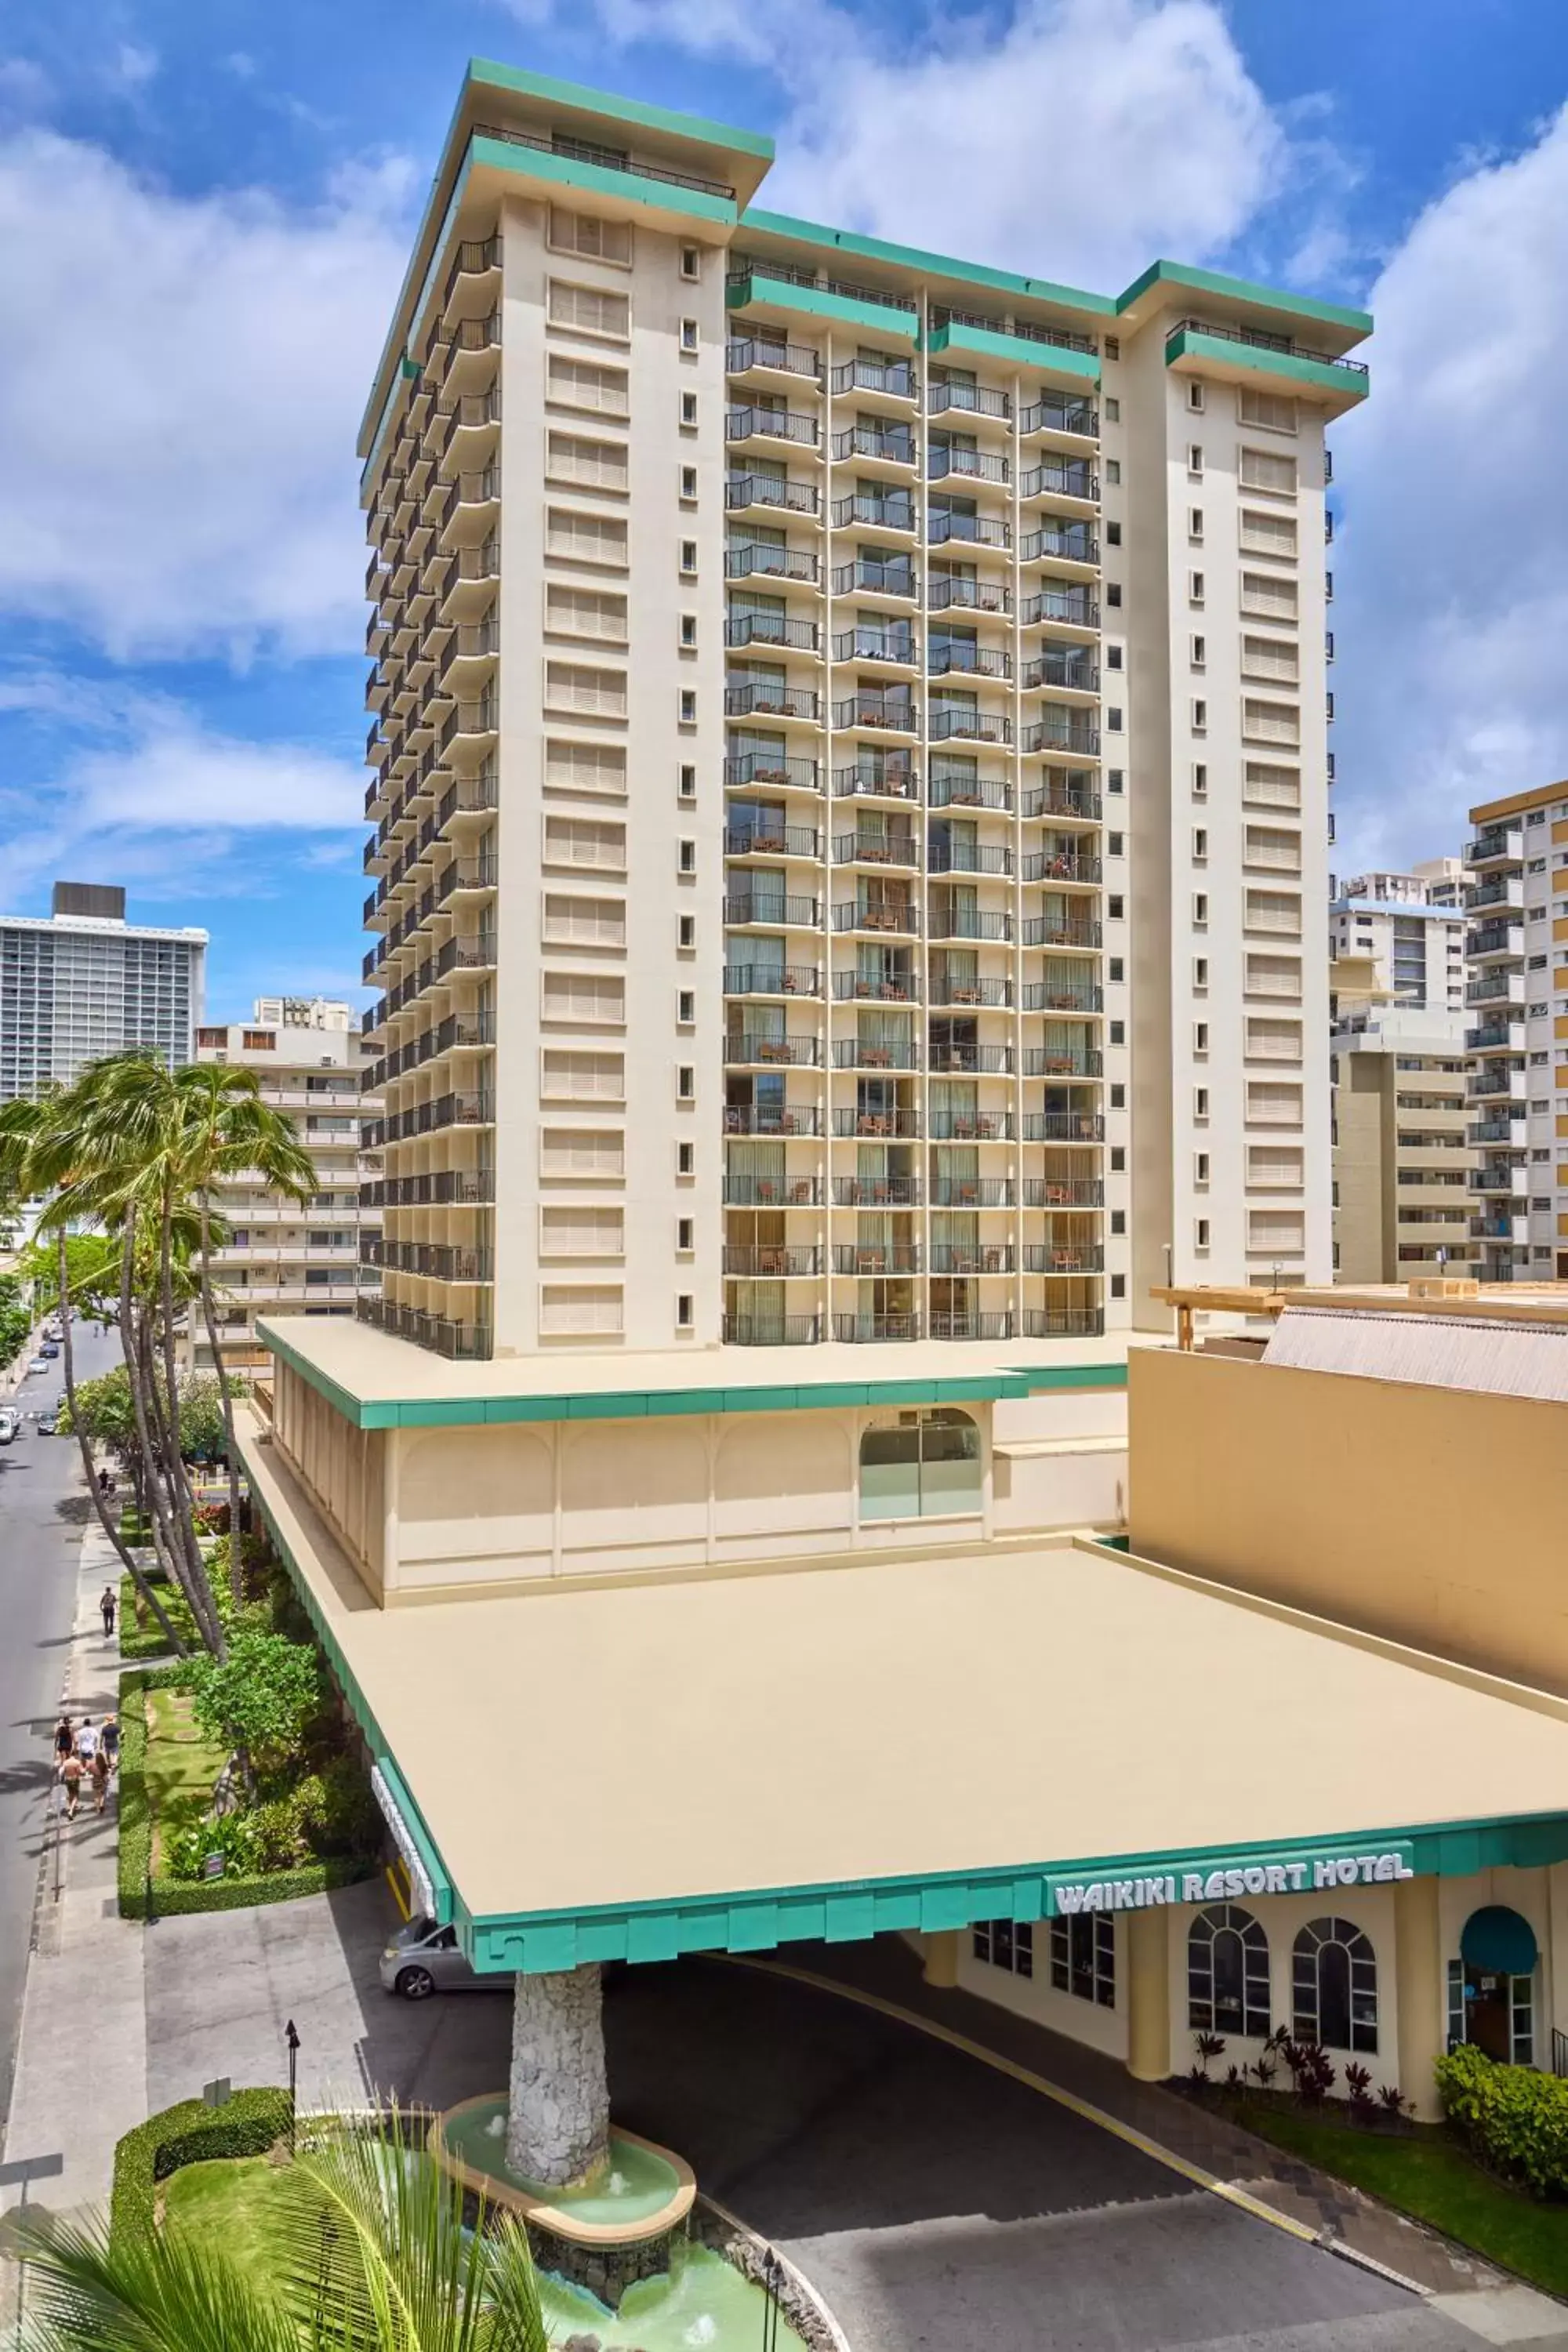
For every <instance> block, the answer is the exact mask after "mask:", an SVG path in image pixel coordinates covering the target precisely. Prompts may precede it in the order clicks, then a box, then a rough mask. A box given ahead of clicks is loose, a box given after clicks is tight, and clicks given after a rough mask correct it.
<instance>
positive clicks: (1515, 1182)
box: [1469, 1160, 1530, 1197]
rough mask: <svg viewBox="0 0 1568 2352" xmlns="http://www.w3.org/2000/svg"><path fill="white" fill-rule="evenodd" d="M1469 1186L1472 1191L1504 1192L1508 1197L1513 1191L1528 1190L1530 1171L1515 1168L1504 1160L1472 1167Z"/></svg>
mask: <svg viewBox="0 0 1568 2352" xmlns="http://www.w3.org/2000/svg"><path fill="white" fill-rule="evenodd" d="M1469 1187H1470V1190H1471V1192H1506V1193H1508V1194H1509V1195H1510V1197H1511V1195H1512V1194H1513V1193H1515V1192H1519V1193H1521V1194H1523V1193H1526V1192H1529V1190H1530V1171H1529V1169H1528V1168H1515V1167H1514V1166H1512V1165H1511V1163H1510V1161H1508V1160H1500V1161H1499V1162H1497V1163H1496V1164H1495V1165H1493V1166H1491V1167H1486V1168H1472V1169H1471V1170H1470V1171H1469Z"/></svg>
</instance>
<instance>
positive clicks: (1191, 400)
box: [1187, 381, 1204, 409]
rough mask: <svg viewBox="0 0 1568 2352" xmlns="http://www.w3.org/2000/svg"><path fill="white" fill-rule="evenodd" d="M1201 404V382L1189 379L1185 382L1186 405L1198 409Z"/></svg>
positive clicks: (1202, 391)
mask: <svg viewBox="0 0 1568 2352" xmlns="http://www.w3.org/2000/svg"><path fill="white" fill-rule="evenodd" d="M1203 404H1204V388H1203V386H1202V384H1201V383H1192V382H1190V381H1189V383H1188V384H1187V406H1188V407H1189V408H1191V409H1200V408H1202V406H1203Z"/></svg>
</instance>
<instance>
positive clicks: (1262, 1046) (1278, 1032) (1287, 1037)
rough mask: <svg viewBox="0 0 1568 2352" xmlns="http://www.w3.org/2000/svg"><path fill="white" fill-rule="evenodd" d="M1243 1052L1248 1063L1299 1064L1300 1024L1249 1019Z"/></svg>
mask: <svg viewBox="0 0 1568 2352" xmlns="http://www.w3.org/2000/svg"><path fill="white" fill-rule="evenodd" d="M1245 1051H1246V1055H1247V1060H1248V1061H1249V1062H1299V1061H1300V1058H1301V1024H1300V1022H1299V1021H1265V1020H1259V1019H1258V1018H1257V1017H1256V1016H1253V1017H1249V1018H1248V1020H1247V1043H1246V1047H1245Z"/></svg>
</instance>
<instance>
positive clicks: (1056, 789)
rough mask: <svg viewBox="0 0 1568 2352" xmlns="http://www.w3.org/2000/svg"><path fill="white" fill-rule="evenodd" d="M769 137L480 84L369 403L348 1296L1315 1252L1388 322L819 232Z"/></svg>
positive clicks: (581, 1313)
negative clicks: (1346, 725)
mask: <svg viewBox="0 0 1568 2352" xmlns="http://www.w3.org/2000/svg"><path fill="white" fill-rule="evenodd" d="M767 154H768V149H767V142H765V141H758V140H755V139H753V138H751V137H749V136H748V135H747V134H744V133H741V132H728V131H723V130H722V129H721V127H720V126H715V125H710V124H702V123H696V122H693V121H689V120H687V119H685V118H680V117H675V116H667V115H656V114H654V113H651V112H650V111H649V110H646V109H635V108H627V107H626V106H624V105H623V104H622V103H621V102H620V101H616V100H610V99H604V98H599V97H597V96H596V95H595V93H593V92H585V91H571V90H568V89H563V86H561V85H555V84H542V83H535V82H533V81H531V79H530V77H528V76H526V75H521V74H508V73H504V72H501V71H500V69H494V68H475V69H473V71H472V73H471V74H470V78H469V80H468V84H467V85H466V87H465V91H464V94H463V98H462V101H461V103H460V105H459V109H458V117H457V120H456V122H455V124H454V129H453V131H452V134H451V136H450V139H449V141H448V145H447V151H446V152H445V154H444V156H443V159H442V163H441V165H440V168H439V171H438V173H437V194H436V196H435V198H433V209H432V212H431V214H430V215H429V216H428V217H427V220H426V226H425V227H424V228H423V229H422V231H421V234H420V240H419V243H418V246H417V248H416V256H415V260H414V262H413V264H412V266H411V269H410V275H409V280H408V285H407V287H406V289H405V295H404V297H403V298H402V300H401V303H400V308H399V310H398V313H397V317H396V320H395V325H394V330H393V333H392V336H391V338H390V339H389V342H388V346H387V352H386V353H385V355H384V360H383V362H382V366H381V369H380V371H379V372H378V376H377V382H376V387H375V392H374V397H373V400H372V404H371V408H370V411H369V412H368V414H367V419H366V426H365V433H364V437H363V442H362V449H363V453H364V455H365V459H366V463H365V472H364V478H363V491H364V499H365V504H366V507H367V511H368V517H369V529H370V535H371V540H372V543H373V547H374V550H375V553H374V557H373V561H372V564H371V570H370V574H369V577H368V580H367V588H368V591H369V593H370V594H371V595H372V597H373V598H374V600H375V612H374V615H373V619H372V623H371V628H370V632H369V637H368V640H367V642H368V646H369V649H370V651H371V653H372V655H373V656H374V659H375V664H376V667H375V668H374V671H373V674H372V677H371V681H370V687H369V700H370V703H371V707H372V709H373V710H374V713H375V723H374V726H373V728H372V730H371V738H370V744H369V757H370V758H371V760H372V761H373V763H374V766H375V768H376V781H375V782H374V784H373V786H372V788H371V791H370V793H369V795H368V798H367V812H368V814H370V815H371V816H372V817H373V819H375V820H377V821H378V825H377V831H376V833H375V835H374V838H373V840H372V842H371V844H370V845H369V847H368V849H367V856H366V864H367V870H368V871H370V872H371V873H372V874H374V876H376V877H378V878H377V881H376V887H374V890H373V891H372V894H371V897H370V898H369V900H368V901H367V908H366V917H367V921H368V922H370V923H371V924H372V925H373V927H374V928H375V929H378V930H379V931H380V932H381V934H382V937H381V941H380V944H379V945H378V946H377V947H376V948H375V949H374V950H372V952H371V954H370V955H369V956H368V957H367V959H366V965H365V976H366V978H367V980H368V981H371V982H373V983H374V985H376V986H377V987H378V988H379V989H380V990H381V991H382V992H383V1001H382V1003H381V1005H380V1006H379V1007H378V1008H377V1011H376V1013H375V1014H374V1016H373V1019H372V1024H371V1034H373V1035H374V1040H375V1045H376V1050H377V1060H376V1065H375V1072H376V1076H377V1080H378V1082H379V1083H381V1084H383V1085H384V1087H385V1088H386V1111H385V1116H384V1118H383V1119H382V1120H381V1121H380V1122H378V1123H377V1124H376V1126H375V1128H374V1132H373V1136H372V1140H373V1142H374V1146H375V1148H376V1149H378V1150H384V1151H385V1154H386V1168H385V1174H384V1179H383V1181H382V1184H381V1186H380V1188H379V1193H378V1198H377V1201H376V1205H377V1206H379V1207H381V1208H382V1209H383V1211H384V1214H385V1216H386V1221H387V1223H386V1231H387V1242H388V1246H389V1248H390V1249H393V1250H395V1251H396V1252H397V1258H396V1263H395V1265H394V1264H389V1265H388V1268H387V1280H386V1285H385V1293H384V1305H379V1306H375V1307H369V1306H367V1309H366V1311H367V1312H374V1313H377V1314H380V1315H382V1316H383V1317H384V1320H385V1323H386V1326H387V1328H391V1329H394V1330H395V1331H397V1332H399V1333H400V1334H402V1335H403V1336H405V1337H409V1338H414V1339H420V1340H422V1341H424V1342H425V1343H426V1344H428V1345H430V1346H432V1347H435V1348H437V1349H443V1350H445V1351H447V1352H448V1353H450V1354H454V1355H460V1356H465V1357H476V1356H477V1357H484V1356H487V1355H489V1354H490V1353H492V1352H495V1353H500V1354H515V1353H519V1352H527V1351H529V1350H531V1349H536V1348H546V1349H550V1348H565V1349H581V1348H582V1347H584V1345H598V1346H603V1347H605V1348H606V1349H627V1350H628V1351H629V1350H635V1349H649V1348H668V1347H670V1346H677V1347H679V1346H690V1347H692V1348H700V1347H702V1346H704V1345H706V1344H708V1343H710V1341H712V1340H714V1339H718V1338H720V1337H721V1336H722V1337H723V1338H724V1339H726V1340H727V1341H728V1342H729V1343H731V1344H732V1345H741V1346H752V1345H761V1346H775V1345H779V1344H802V1343H807V1344H823V1343H830V1342H832V1341H835V1340H837V1341H843V1342H847V1343H848V1344H852V1345H860V1344H863V1343H865V1342H868V1341H890V1342H899V1343H901V1344H903V1345H911V1344H914V1343H916V1342H918V1341H919V1340H920V1339H923V1338H939V1339H951V1340H953V1341H970V1342H979V1343H984V1344H988V1345H994V1344H995V1343H997V1342H998V1341H1003V1340H1005V1339H1008V1338H1009V1337H1017V1338H1028V1339H1052V1338H1058V1337H1065V1338H1074V1339H1076V1338H1079V1337H1083V1336H1088V1335H1092V1334H1093V1333H1096V1332H1098V1331H1100V1330H1101V1329H1102V1328H1108V1327H1111V1328H1124V1327H1126V1326H1127V1325H1128V1324H1130V1323H1132V1322H1142V1321H1143V1320H1146V1319H1147V1318H1146V1309H1145V1308H1144V1307H1142V1306H1141V1305H1140V1301H1141V1300H1142V1298H1143V1296H1144V1293H1145V1292H1146V1290H1147V1288H1148V1286H1149V1285H1150V1283H1151V1282H1152V1281H1155V1280H1159V1279H1163V1278H1165V1277H1166V1276H1170V1275H1171V1274H1172V1273H1174V1275H1175V1276H1176V1278H1186V1277H1187V1276H1190V1275H1191V1274H1192V1273H1194V1271H1195V1272H1203V1271H1205V1270H1207V1271H1210V1272H1213V1273H1215V1275H1217V1276H1223V1277H1226V1278H1234V1279H1243V1278H1246V1276H1247V1274H1248V1272H1249V1270H1253V1269H1256V1268H1257V1267H1258V1266H1260V1265H1264V1266H1266V1265H1279V1266H1280V1267H1281V1268H1282V1269H1283V1270H1285V1271H1287V1272H1289V1273H1290V1274H1292V1275H1295V1276H1299V1277H1312V1278H1321V1277H1322V1276H1326V1275H1327V1272H1328V1270H1329V1246H1330V1244H1329V1174H1328V1129H1327V1118H1326V1108H1325V1106H1326V1089H1325V1087H1324V1085H1323V1079H1324V1076H1325V1074H1326V1028H1325V1024H1324V1021H1323V1016H1322V1011H1321V1007H1322V1004H1323V1002H1324V996H1325V992H1324V988H1323V985H1322V978H1323V975H1322V961H1323V941H1324V935H1325V934H1324V913H1325V907H1326V878H1325V877H1324V874H1323V872H1322V856H1323V845H1324V842H1325V838H1326V834H1327V797H1326V794H1327V773H1328V767H1329V760H1328V752H1327V741H1326V731H1325V724H1326V722H1325V716H1324V713H1325V707H1326V687H1325V675H1326V674H1325V667H1324V662H1325V631H1324V614H1325V572H1324V562H1323V555H1322V547H1323V540H1324V506H1323V482H1324V476H1325V470H1326V461H1325V457H1324V452H1323V437H1322V436H1323V428H1324V425H1325V423H1326V422H1327V421H1328V420H1329V419H1331V417H1332V416H1333V415H1337V414H1338V413H1340V412H1341V411H1342V409H1343V408H1344V407H1346V406H1349V405H1351V404H1353V403H1354V402H1355V401H1356V400H1357V399H1359V398H1360V397H1361V395H1362V394H1363V391H1364V375H1363V374H1362V373H1360V372H1359V371H1358V369H1357V368H1356V366H1355V365H1354V364H1353V363H1352V362H1345V361H1344V360H1343V358H1342V352H1343V349H1344V346H1345V345H1346V344H1347V343H1350V342H1353V341H1357V340H1359V339H1360V336H1361V334H1362V333H1363V331H1364V322H1363V323H1361V324H1352V323H1351V322H1352V320H1354V319H1355V317H1356V314H1352V313H1349V312H1339V313H1335V312H1331V311H1330V310H1328V309H1327V307H1326V306H1316V307H1315V308H1314V307H1313V306H1309V311H1310V315H1308V316H1300V315H1298V314H1297V313H1296V312H1294V311H1292V310H1291V308H1290V306H1289V304H1288V303H1287V302H1285V301H1283V299H1281V298H1279V297H1276V296H1274V295H1272V294H1269V293H1268V292H1267V290H1266V289H1253V288H1247V287H1245V286H1241V285H1240V284H1239V283H1238V284H1237V285H1235V286H1234V287H1227V286H1226V285H1225V284H1222V283H1220V282H1218V281H1214V280H1212V279H1205V281H1204V288H1203V293H1202V301H1201V308H1202V310H1203V312H1204V316H1203V318H1202V319H1201V320H1194V318H1193V317H1191V316H1190V315H1189V313H1190V312H1191V310H1192V309H1193V306H1194V302H1195V301H1197V299H1198V297H1197V295H1196V294H1195V293H1194V283H1195V281H1192V280H1191V278H1190V273H1183V272H1181V271H1173V270H1171V269H1170V268H1169V267H1168V266H1167V265H1161V268H1160V269H1159V270H1156V271H1154V272H1151V273H1149V274H1148V276H1147V277H1146V278H1145V279H1143V280H1141V281H1139V284H1138V286H1137V287H1136V288H1134V289H1129V291H1128V294H1127V295H1125V296H1124V297H1122V298H1121V301H1120V302H1117V303H1112V302H1110V301H1109V300H1107V299H1104V298H1099V297H1094V296H1088V295H1085V296H1075V295H1074V294H1073V293H1072V292H1071V291H1070V290H1069V289H1061V288H1057V287H1052V286H1049V285H1047V284H1045V283H1043V282H1040V281H1036V280H1025V279H1021V278H1020V279H1005V278H999V277H998V276H997V275H996V274H995V273H990V274H989V275H987V274H986V273H976V272H973V271H972V270H970V269H969V268H967V266H966V265H963V264H961V263H957V262H947V261H944V260H942V259H941V258H940V257H934V256H930V255H923V254H915V253H910V252H906V251H904V250H903V249H901V248H897V247H890V246H885V245H879V246H871V245H863V243H862V241H858V240H852V239H851V240H845V239H844V238H843V237H842V236H840V235H839V234H838V233H837V232H834V231H830V230H816V229H815V228H812V227H811V226H809V225H807V224H803V223H798V222H793V221H784V220H782V219H779V218H777V217H775V216H773V215H767V214H764V213H758V212H756V211H755V210H754V209H752V210H751V211H749V212H748V211H747V210H746V209H745V207H746V206H747V205H750V204H751V202H752V198H753V197H754V195H755V193H756V190H757V187H758V184H759V183H760V181H761V180H762V178H763V173H764V171H765V168H766V162H767ZM846 247H849V248H852V251H847V250H846ZM840 273H843V274H842V275H841V274H840ZM1108 328H1109V329H1110V330H1111V331H1107V329H1108ZM1299 329H1300V331H1301V332H1302V333H1303V334H1304V335H1305V336H1306V338H1307V344H1306V347H1305V348H1303V345H1302V344H1301V343H1299V342H1298V341H1296V340H1295V338H1296V335H1297V332H1298V330H1299ZM1314 346H1315V347H1316V348H1314ZM1173 780H1174V781H1173ZM634 1139H635V1141H634Z"/></svg>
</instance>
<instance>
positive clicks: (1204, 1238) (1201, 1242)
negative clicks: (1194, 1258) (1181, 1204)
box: [1193, 1217, 1209, 1250]
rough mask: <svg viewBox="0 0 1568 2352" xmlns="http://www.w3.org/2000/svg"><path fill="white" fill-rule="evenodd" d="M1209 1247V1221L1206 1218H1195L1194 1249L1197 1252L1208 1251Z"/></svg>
mask: <svg viewBox="0 0 1568 2352" xmlns="http://www.w3.org/2000/svg"><path fill="white" fill-rule="evenodd" d="M1208 1245H1209V1221H1208V1219H1207V1218H1206V1217H1195V1218H1194V1221H1193V1247H1194V1249H1195V1250H1206V1249H1207V1248H1208Z"/></svg>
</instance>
